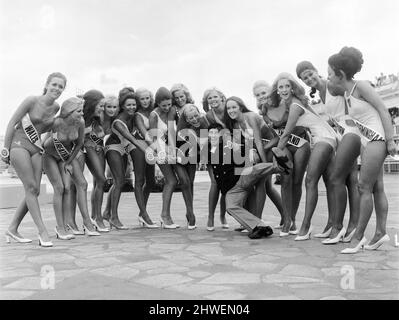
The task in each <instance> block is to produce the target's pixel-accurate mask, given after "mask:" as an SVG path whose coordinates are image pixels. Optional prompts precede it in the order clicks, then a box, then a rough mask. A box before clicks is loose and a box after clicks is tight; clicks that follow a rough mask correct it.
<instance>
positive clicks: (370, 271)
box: [0, 172, 399, 300]
mask: <svg viewBox="0 0 399 320" xmlns="http://www.w3.org/2000/svg"><path fill="white" fill-rule="evenodd" d="M208 181H209V180H208V178H207V176H206V173H204V172H200V173H199V177H198V180H197V182H196V183H195V199H194V206H195V214H196V216H197V226H198V228H197V229H195V230H192V231H191V230H188V229H187V227H186V226H185V210H184V202H183V198H182V195H181V193H175V194H174V196H173V199H172V216H173V218H174V220H175V222H176V223H178V224H180V225H181V228H180V229H177V230H160V229H158V230H148V229H142V228H140V227H139V226H138V221H137V215H138V210H137V205H136V203H135V199H134V195H133V193H123V194H122V199H121V203H120V207H119V212H120V218H121V221H122V222H123V223H124V224H126V225H128V226H129V227H130V228H131V229H130V230H126V231H116V230H113V231H111V232H110V233H108V234H103V235H102V236H100V237H90V238H89V237H86V236H80V237H78V238H76V239H74V240H70V241H61V240H57V239H55V235H54V227H55V217H54V214H53V209H52V205H51V204H45V205H43V206H42V214H43V217H44V220H45V223H46V226H47V227H48V230H49V231H50V234H51V238H52V240H53V243H54V247H52V248H41V247H39V246H38V242H37V229H36V227H35V226H34V224H33V221H32V218H31V217H30V216H27V217H26V218H25V220H24V221H23V223H22V225H21V228H20V232H21V234H23V235H24V236H26V237H28V238H31V239H34V242H33V243H31V244H26V245H23V244H22V245H21V244H17V243H15V242H14V243H11V244H6V243H5V242H4V238H2V240H1V242H0V257H1V262H0V279H1V291H0V298H1V299H145V300H150V299H167V300H169V299H170V300H177V299H179V300H185V299H195V300H202V299H211V300H213V299H217V300H219V299H239V300H241V299H398V298H399V247H395V236H397V234H399V232H398V231H399V192H398V191H399V175H386V176H385V181H386V191H387V195H388V199H389V206H390V211H389V215H388V223H387V224H388V234H389V236H390V237H391V241H390V243H389V244H384V245H383V246H382V247H381V248H380V249H379V250H378V251H364V252H362V253H359V254H356V255H342V254H340V253H339V252H340V251H341V250H342V249H343V248H344V247H345V246H344V245H343V244H338V245H333V246H326V245H322V244H321V243H320V240H319V239H312V240H310V241H303V242H295V241H294V237H295V236H289V237H287V238H283V239H281V238H279V236H278V230H275V234H273V235H272V236H271V237H270V238H268V239H260V240H250V239H249V238H248V237H247V235H246V234H243V233H239V232H235V231H233V229H234V228H235V227H237V226H238V223H237V222H236V221H235V220H234V219H232V218H231V217H230V216H228V222H229V224H230V229H229V230H222V229H221V227H220V222H219V219H218V217H217V218H216V219H215V226H216V230H215V231H214V232H208V231H207V230H206V220H207V203H208V187H209V184H208ZM276 187H277V188H279V186H276ZM304 194H305V192H304ZM21 196H22V195H21ZM160 208H161V194H160V193H156V194H152V195H151V196H150V201H149V208H148V211H149V213H150V215H151V217H152V218H153V220H154V221H156V220H157V219H158V217H159V214H160ZM14 210H15V209H13V208H10V209H1V210H0V234H1V235H3V234H4V232H5V231H6V229H7V226H8V224H9V222H10V220H11V218H12V215H13V213H14ZM303 213H304V197H303V199H302V202H301V205H300V208H299V212H298V222H297V223H298V226H300V222H301V220H302V217H303ZM263 218H264V220H265V221H267V222H268V223H270V225H271V226H275V225H276V224H277V223H278V222H279V215H278V212H277V211H276V209H275V208H274V207H273V205H272V204H271V202H270V200H269V199H268V200H267V202H266V206H265V209H264V212H263ZM326 219H327V205H326V196H325V191H324V187H323V186H322V184H320V196H319V204H318V206H317V209H316V212H315V215H314V218H313V221H312V224H313V225H314V228H315V232H319V231H321V229H322V227H323V226H324V224H325V222H326ZM77 220H78V221H81V218H80V216H79V213H78V218H77ZM346 221H347V217H346V218H345V223H346ZM80 224H81V223H80ZM374 228H375V214H373V216H372V219H371V222H370V224H369V226H368V228H367V232H366V237H367V238H369V239H370V238H371V235H372V234H373V231H374ZM396 241H399V240H398V239H397V238H396Z"/></svg>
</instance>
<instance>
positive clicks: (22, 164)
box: [1, 72, 66, 247]
mask: <svg viewBox="0 0 399 320" xmlns="http://www.w3.org/2000/svg"><path fill="white" fill-rule="evenodd" d="M65 86H66V78H65V76H64V75H63V74H61V73H58V72H56V73H52V74H50V75H49V76H48V78H47V81H46V85H45V89H44V93H43V95H42V96H31V97H28V98H26V99H25V100H24V101H23V102H22V104H21V105H20V106H19V107H18V109H17V110H16V111H15V113H14V114H13V116H12V117H11V120H10V122H9V123H8V126H7V131H6V134H5V137H4V148H3V149H2V151H1V157H2V159H3V161H5V162H6V163H10V162H11V165H12V166H13V167H14V169H15V171H16V172H17V174H18V177H19V178H20V179H21V181H22V183H23V186H24V189H25V198H24V199H23V201H22V202H21V204H20V205H19V206H18V208H17V210H16V212H15V215H14V218H13V220H12V222H11V224H10V226H9V227H8V230H7V231H6V240H7V242H10V239H13V240H15V241H16V242H20V243H29V242H32V240H30V239H27V238H24V237H22V236H21V235H20V234H19V233H18V227H19V225H20V224H21V222H22V219H23V218H24V217H25V215H26V213H27V212H28V211H29V212H30V214H31V215H32V218H33V221H34V223H35V224H36V226H37V228H38V231H39V245H42V246H46V247H51V246H52V245H53V244H52V243H51V241H50V237H49V234H48V232H47V230H46V227H45V226H44V223H43V220H42V216H41V213H40V206H39V201H38V196H39V192H40V181H41V177H42V155H41V153H42V151H43V149H42V146H41V140H40V135H41V134H42V133H45V132H48V131H49V130H51V127H52V125H53V122H54V118H55V114H56V113H57V112H58V110H59V109H60V107H59V105H58V103H56V102H55V101H56V100H57V99H58V98H59V97H60V95H61V93H62V92H63V91H64V89H65Z"/></svg>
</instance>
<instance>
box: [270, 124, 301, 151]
mask: <svg viewBox="0 0 399 320" xmlns="http://www.w3.org/2000/svg"><path fill="white" fill-rule="evenodd" d="M274 131H275V132H276V133H277V135H278V136H279V137H281V136H282V134H283V133H284V128H278V129H274ZM306 142H308V141H307V140H305V139H303V138H301V137H298V136H297V135H295V134H292V133H291V134H290V137H289V138H288V142H287V143H288V144H289V145H291V146H294V147H297V148H300V147H302V146H303V145H304V144H305V143H306Z"/></svg>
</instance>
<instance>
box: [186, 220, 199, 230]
mask: <svg viewBox="0 0 399 320" xmlns="http://www.w3.org/2000/svg"><path fill="white" fill-rule="evenodd" d="M195 228H197V226H196V225H193V226H190V225H189V224H188V222H187V229H188V230H194V229H195Z"/></svg>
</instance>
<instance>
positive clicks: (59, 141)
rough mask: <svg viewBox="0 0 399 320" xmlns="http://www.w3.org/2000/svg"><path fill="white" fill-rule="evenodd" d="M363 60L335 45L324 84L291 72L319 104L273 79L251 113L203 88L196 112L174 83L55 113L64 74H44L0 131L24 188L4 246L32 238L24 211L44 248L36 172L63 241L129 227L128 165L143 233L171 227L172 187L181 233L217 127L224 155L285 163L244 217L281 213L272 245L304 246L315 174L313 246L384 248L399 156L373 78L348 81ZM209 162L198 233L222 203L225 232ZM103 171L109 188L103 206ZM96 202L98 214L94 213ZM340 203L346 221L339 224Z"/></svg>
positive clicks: (79, 102) (94, 93)
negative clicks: (394, 159)
mask: <svg viewBox="0 0 399 320" xmlns="http://www.w3.org/2000/svg"><path fill="white" fill-rule="evenodd" d="M362 64H363V58H362V54H361V52H360V51H359V50H357V49H355V48H352V47H344V48H343V49H341V50H340V51H339V53H337V54H334V55H332V56H331V57H330V58H329V59H328V79H324V78H323V77H321V76H320V75H319V73H318V71H317V69H316V68H315V67H314V66H313V64H312V63H311V62H309V61H302V62H300V63H298V65H297V68H296V75H297V77H298V78H299V79H300V80H301V81H302V82H303V83H304V84H305V85H306V86H308V87H310V88H311V92H310V96H311V97H314V94H315V93H318V95H319V98H320V103H318V104H312V103H310V100H309V98H308V97H307V96H306V94H305V89H304V88H303V87H302V86H301V85H300V83H299V82H298V81H297V80H296V79H295V78H294V77H293V76H292V75H291V74H288V73H281V74H279V75H278V76H277V78H276V79H275V80H274V82H273V84H272V86H269V85H268V83H267V82H266V81H263V80H261V81H256V82H255V84H254V86H253V93H254V96H255V98H256V101H257V107H258V109H259V113H255V112H252V111H250V110H249V109H248V108H247V107H246V106H245V104H244V102H243V101H242V100H241V99H240V98H238V97H234V96H233V97H230V98H226V96H225V95H224V94H223V92H222V91H220V90H219V89H217V88H215V87H213V88H209V89H208V90H206V91H205V92H204V95H203V100H202V106H203V110H204V111H205V113H203V112H201V111H200V110H199V108H198V107H197V106H196V105H195V104H194V101H193V99H192V97H191V94H190V92H189V90H188V89H187V87H186V86H184V85H183V84H176V85H173V86H172V88H171V89H170V90H168V89H167V88H164V87H161V88H159V89H158V90H157V91H156V94H155V97H154V95H153V94H152V92H151V91H150V90H148V89H147V88H139V89H136V90H134V89H133V88H131V87H125V88H123V89H122V90H120V92H119V95H118V97H116V96H106V97H105V96H104V95H103V94H102V93H101V92H100V91H98V90H90V91H88V92H86V93H85V94H84V95H83V98H82V99H81V98H78V97H72V98H69V99H67V100H65V101H64V102H63V103H62V105H61V107H60V106H59V105H58V104H57V102H56V100H57V99H58V98H59V97H60V95H61V94H62V92H63V90H64V89H65V86H66V84H67V80H66V77H65V76H64V75H63V74H61V73H53V74H50V76H49V77H48V79H47V82H46V85H45V89H44V92H43V94H42V95H41V96H32V97H28V98H27V99H25V100H24V101H23V102H22V104H21V105H20V106H19V107H18V109H17V110H16V111H15V113H14V114H13V116H12V118H11V120H10V122H9V124H8V127H7V131H6V134H5V141H4V148H3V149H2V151H1V156H2V159H3V161H5V162H7V163H11V164H12V165H13V167H14V168H15V171H16V172H17V174H18V176H19V178H20V179H21V181H22V183H23V186H24V190H25V197H24V199H23V200H22V201H21V204H20V205H19V206H18V208H17V209H16V212H15V215H14V217H13V219H12V221H11V224H10V226H9V227H8V230H7V232H6V240H7V241H8V242H10V240H11V239H13V240H14V241H16V242H19V243H29V242H32V240H30V239H27V238H25V237H23V236H22V235H21V234H20V233H19V232H18V227H19V225H20V223H21V221H22V220H23V218H24V216H25V215H26V213H27V212H28V211H29V212H30V214H31V215H32V218H33V221H34V223H35V224H36V226H37V228H38V233H39V236H38V238H39V244H40V245H41V246H43V247H49V246H53V243H52V242H51V240H50V236H49V233H48V231H47V229H46V227H45V224H44V223H43V219H42V216H41V210H40V206H39V202H38V195H39V190H40V181H41V177H42V172H43V171H44V172H45V174H46V175H47V177H48V179H49V181H50V182H51V184H52V185H53V187H54V197H53V207H54V213H55V217H56V228H55V234H56V237H57V238H58V239H60V240H70V239H73V238H75V237H76V236H78V235H84V234H87V235H89V236H99V235H101V233H105V232H109V231H110V230H111V229H112V228H115V229H122V230H123V229H127V227H126V226H125V225H124V224H123V223H122V222H121V221H120V219H119V214H118V208H119V201H120V197H121V192H122V188H123V185H124V182H125V176H126V170H127V168H128V166H127V164H128V157H130V159H131V160H132V163H133V167H134V194H135V198H136V202H137V206H138V208H139V213H138V221H139V223H140V225H141V226H143V227H145V228H159V227H162V228H166V229H176V228H179V227H180V226H179V225H177V224H176V223H175V222H174V220H173V217H172V215H171V201H172V195H173V192H174V190H175V188H176V186H177V184H180V187H181V191H182V195H183V198H184V202H185V208H186V220H187V228H188V229H189V230H193V229H195V228H196V217H195V213H194V208H193V198H194V195H195V191H194V179H195V173H196V170H197V164H198V162H199V160H200V159H202V158H201V157H202V156H201V154H202V155H203V153H202V150H204V148H205V149H206V148H207V147H208V145H210V144H209V143H210V142H209V141H210V140H212V136H211V134H209V135H208V134H207V133H208V128H215V127H218V128H223V130H224V131H223V132H227V134H224V135H223V139H227V140H228V142H229V143H230V146H231V148H234V147H235V146H237V145H241V144H242V142H243V144H245V145H246V146H247V145H248V146H249V148H245V150H247V151H248V152H247V153H246V154H245V157H244V158H249V159H251V161H250V165H253V164H254V163H257V162H264V163H266V162H274V163H276V162H277V163H279V164H282V166H283V167H284V164H285V165H288V164H291V166H288V167H286V169H285V170H284V172H283V173H282V174H281V194H280V193H279V192H277V190H276V189H275V188H274V187H273V184H272V180H271V176H270V175H269V176H267V177H264V178H262V179H259V181H257V182H256V185H255V186H254V195H255V196H256V202H254V203H253V204H255V205H252V206H251V210H250V211H251V213H252V214H253V215H255V216H256V217H258V218H259V219H261V217H262V211H263V207H264V203H265V200H266V196H268V197H269V198H270V199H271V200H272V202H273V204H274V205H275V206H276V208H277V210H278V211H279V213H280V215H281V220H280V223H279V225H278V226H276V227H275V228H276V229H280V233H279V236H280V237H288V236H289V235H295V236H296V237H295V238H294V240H295V241H303V240H308V239H310V238H311V235H312V233H313V226H312V223H311V221H312V216H313V214H314V211H315V208H316V205H317V201H318V183H319V180H320V178H321V177H323V181H324V183H325V186H326V190H327V202H328V220H327V221H326V225H325V226H324V228H323V230H321V232H319V233H317V234H314V238H324V239H323V240H322V243H323V244H326V245H328V244H329V245H332V244H336V243H338V242H340V241H341V242H344V243H349V242H352V246H351V247H348V248H345V249H344V250H343V251H342V253H356V252H358V251H359V250H361V249H364V248H365V249H369V250H375V249H377V248H378V247H379V246H381V245H382V244H383V243H384V242H388V241H389V240H390V239H389V236H388V235H387V233H386V220H387V213H388V201H387V198H386V195H385V192H384V183H383V162H384V159H385V157H386V156H387V155H388V154H391V155H394V154H395V153H397V146H396V145H395V143H394V141H393V127H392V124H391V121H390V116H389V113H388V111H387V109H386V108H385V106H384V104H383V102H382V100H381V99H380V98H379V96H378V94H377V93H376V92H375V90H374V89H373V87H372V86H371V84H370V82H368V81H360V80H359V81H355V80H354V76H355V74H356V73H357V72H359V71H360V70H361V68H362ZM204 132H205V134H204ZM210 132H211V130H209V133H210ZM237 132H238V135H237V134H236V133H237ZM237 136H238V139H236V138H237ZM220 139H222V136H220ZM199 155H200V156H199ZM359 156H361V167H360V170H358V166H357V160H358V157H359ZM208 161H209V162H208V173H209V176H210V180H211V185H210V189H209V203H208V221H207V230H208V231H213V230H214V229H215V227H214V215H215V211H216V207H217V204H218V202H219V197H220V221H221V226H222V228H226V229H228V228H229V226H228V224H227V221H226V217H225V213H226V202H225V195H226V192H223V185H222V186H221V185H220V184H218V183H217V182H216V178H219V176H216V173H215V172H214V168H215V167H214V166H212V163H210V160H209V159H208ZM85 165H87V168H88V169H89V170H90V172H91V174H92V176H93V190H92V192H91V199H90V200H91V213H89V209H88V203H87V188H88V183H87V181H86V179H85V177H84V175H83V170H84V167H85ZM155 165H157V166H158V167H159V169H160V170H161V172H162V174H163V176H164V179H165V184H164V186H163V191H162V208H161V210H160V213H154V212H152V215H154V214H158V215H159V216H158V218H157V220H158V221H159V223H160V225H159V224H157V223H156V222H155V220H153V219H154V217H153V218H151V217H150V214H149V213H148V212H147V204H148V201H149V198H150V193H151V190H152V189H153V186H154V167H155ZM107 167H109V170H110V172H111V175H112V178H113V185H112V187H111V189H110V190H109V193H108V197H107V199H106V201H103V198H104V184H105V182H106V175H107V174H106V171H107V170H108V169H107ZM305 172H306V178H305V189H306V201H305V212H304V217H303V221H302V223H301V226H300V227H298V226H297V224H296V215H297V211H298V207H299V203H300V200H301V197H302V184H303V179H304V177H305ZM221 174H222V173H221ZM220 194H221V196H220ZM347 198H348V200H349V201H347ZM103 202H105V210H104V211H103V212H102V204H103ZM347 202H349V210H348V211H349V223H348V226H347V227H346V228H345V227H344V226H343V220H344V215H345V211H346V207H347ZM76 204H77V206H78V208H79V211H80V213H81V215H82V221H83V227H82V230H79V228H78V225H77V223H76V219H75V211H76ZM373 208H375V212H376V230H375V233H374V236H373V237H372V239H371V240H370V241H369V240H367V239H366V238H365V237H364V233H365V229H366V227H367V225H368V222H369V220H370V216H371V214H372V211H373Z"/></svg>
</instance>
